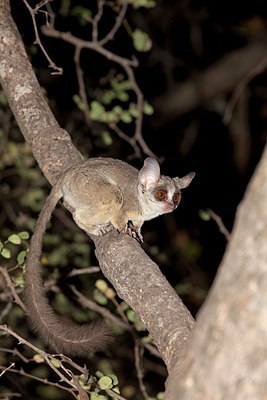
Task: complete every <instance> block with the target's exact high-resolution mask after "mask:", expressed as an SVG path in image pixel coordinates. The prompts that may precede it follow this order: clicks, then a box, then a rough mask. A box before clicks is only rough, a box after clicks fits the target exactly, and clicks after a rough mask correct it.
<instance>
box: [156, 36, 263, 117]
mask: <svg viewBox="0 0 267 400" xmlns="http://www.w3.org/2000/svg"><path fill="white" fill-rule="evenodd" d="M266 53H267V44H266V37H264V38H263V40H258V41H255V42H252V43H250V44H248V45H247V46H245V47H244V48H242V49H238V50H236V51H233V52H232V53H230V54H228V55H226V56H225V57H223V58H222V59H220V60H219V61H217V62H216V63H214V64H213V65H211V66H210V67H209V68H207V69H205V70H204V71H202V72H199V73H198V74H196V75H195V76H193V77H192V78H191V79H189V80H187V81H186V82H183V83H181V84H179V85H178V84H177V85H176V86H175V85H174V86H173V88H172V89H171V91H169V92H167V93H165V94H164V95H163V96H161V97H159V98H158V99H157V100H156V101H155V104H154V106H155V109H156V113H158V114H159V115H160V122H161V123H163V122H164V123H166V122H168V121H171V120H173V119H175V118H178V117H179V116H181V115H183V114H185V113H187V112H189V111H192V110H194V109H195V108H196V107H199V106H200V105H201V104H203V103H205V102H207V101H209V100H211V99H212V98H213V97H215V96H218V95H221V94H225V93H228V92H230V91H232V90H233V89H234V88H235V87H236V86H237V85H238V84H239V83H240V81H242V80H243V79H244V78H246V83H248V81H247V76H249V77H251V79H252V77H253V76H254V75H253V73H252V72H251V71H258V70H260V68H257V67H256V66H257V64H260V66H261V65H262V63H264V62H265V63H266ZM228 122H229V121H228Z"/></svg>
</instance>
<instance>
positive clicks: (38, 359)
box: [32, 354, 44, 364]
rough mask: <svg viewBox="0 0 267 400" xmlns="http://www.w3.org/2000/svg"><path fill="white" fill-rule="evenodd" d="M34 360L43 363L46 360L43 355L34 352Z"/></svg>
mask: <svg viewBox="0 0 267 400" xmlns="http://www.w3.org/2000/svg"><path fill="white" fill-rule="evenodd" d="M32 359H33V361H35V362H36V363H37V364H41V363H43V362H44V357H43V356H41V355H40V354H34V356H33V358H32Z"/></svg>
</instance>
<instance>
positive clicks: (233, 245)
mask: <svg viewBox="0 0 267 400" xmlns="http://www.w3.org/2000/svg"><path fill="white" fill-rule="evenodd" d="M266 238H267V147H266V148H265V151H264V153H263V156H262V159H261V162H260V163H259V165H258V167H257V169H256V171H255V173H254V177H253V179H252V180H251V183H250V185H249V186H248V189H247V192H246V194H245V197H244V199H243V201H242V202H241V204H240V206H239V208H238V212H237V216H236V222H235V226H234V229H233V233H232V238H231V241H230V243H229V246H228V248H227V251H226V253H225V256H224V258H223V261H222V263H221V266H220V269H219V272H218V275H217V277H216V280H215V282H214V285H213V287H212V290H211V291H210V293H209V296H208V299H207V301H206V303H205V305H204V307H203V308H202V309H201V312H200V314H199V316H198V318H197V324H196V328H195V330H194V332H193V335H192V338H191V340H190V343H189V344H188V346H186V348H185V349H184V351H183V355H184V357H182V362H181V363H180V364H177V365H176V366H175V368H174V369H173V370H172V371H171V374H170V377H169V380H168V384H167V394H166V398H167V399H168V400H177V399H178V398H179V400H189V399H190V400H191V399H194V400H198V399H199V400H200V399H201V400H202V399H205V400H222V399H227V400H239V399H240V400H241V399H242V400H252V399H253V400H266V399H267V379H266V376H267V345H266V338H267V290H266V288H267V240H266Z"/></svg>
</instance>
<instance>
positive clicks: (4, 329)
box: [0, 325, 78, 390]
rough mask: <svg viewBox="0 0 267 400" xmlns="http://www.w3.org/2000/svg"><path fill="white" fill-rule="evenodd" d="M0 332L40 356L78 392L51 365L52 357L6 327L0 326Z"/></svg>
mask: <svg viewBox="0 0 267 400" xmlns="http://www.w3.org/2000/svg"><path fill="white" fill-rule="evenodd" d="M0 331H3V332H6V333H8V334H9V335H11V336H13V337H14V338H16V339H17V340H18V342H19V343H22V344H25V345H26V346H28V347H29V348H31V349H32V350H33V351H35V352H36V353H38V354H40V355H41V356H42V357H43V359H44V360H45V361H46V363H47V364H48V365H49V367H50V368H51V369H52V370H53V371H54V372H55V373H56V374H57V375H58V376H59V378H60V379H61V380H62V381H63V382H66V383H67V384H68V385H69V386H71V387H72V388H74V389H75V390H78V389H77V387H76V385H75V384H74V383H73V382H72V381H70V380H68V379H67V378H66V377H65V376H64V375H63V374H62V373H61V372H60V370H59V368H56V367H55V366H54V365H53V363H52V362H51V360H50V359H53V358H54V357H53V355H51V354H48V353H46V352H45V351H44V350H41V349H39V348H38V347H36V346H34V345H33V344H32V343H30V342H28V341H27V340H26V339H24V338H23V337H21V336H20V335H18V334H17V333H16V332H14V331H12V329H10V328H8V326H7V325H0Z"/></svg>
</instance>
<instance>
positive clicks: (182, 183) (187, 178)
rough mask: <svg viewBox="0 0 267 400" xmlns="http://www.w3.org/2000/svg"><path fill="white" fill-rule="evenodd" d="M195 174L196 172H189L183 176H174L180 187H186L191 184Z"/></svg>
mask: <svg viewBox="0 0 267 400" xmlns="http://www.w3.org/2000/svg"><path fill="white" fill-rule="evenodd" d="M195 175H196V174H195V172H189V174H187V175H185V176H183V177H182V178H174V180H175V181H176V183H178V186H179V189H184V188H186V187H187V186H189V185H190V183H191V181H192V179H193V178H194V176H195Z"/></svg>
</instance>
